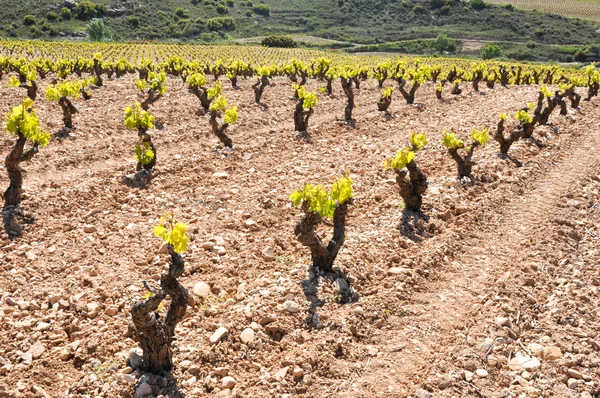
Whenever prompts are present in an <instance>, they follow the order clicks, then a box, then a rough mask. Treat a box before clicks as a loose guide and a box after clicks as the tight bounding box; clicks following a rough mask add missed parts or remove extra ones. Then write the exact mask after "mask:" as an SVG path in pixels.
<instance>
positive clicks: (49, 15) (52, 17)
mask: <svg viewBox="0 0 600 398" xmlns="http://www.w3.org/2000/svg"><path fill="white" fill-rule="evenodd" d="M46 19H47V20H48V21H56V20H57V19H58V14H57V13H55V12H54V11H48V13H47V14H46Z"/></svg>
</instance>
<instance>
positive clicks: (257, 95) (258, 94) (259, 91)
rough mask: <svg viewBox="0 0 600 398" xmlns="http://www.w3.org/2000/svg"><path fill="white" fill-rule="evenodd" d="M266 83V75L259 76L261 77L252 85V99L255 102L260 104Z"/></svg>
mask: <svg viewBox="0 0 600 398" xmlns="http://www.w3.org/2000/svg"><path fill="white" fill-rule="evenodd" d="M268 85H269V79H268V78H267V77H266V76H261V78H260V79H258V81H257V82H256V83H254V85H253V86H252V88H253V89H254V101H256V103H257V104H260V99H261V98H262V95H263V92H264V91H265V88H266V87H267V86H268Z"/></svg>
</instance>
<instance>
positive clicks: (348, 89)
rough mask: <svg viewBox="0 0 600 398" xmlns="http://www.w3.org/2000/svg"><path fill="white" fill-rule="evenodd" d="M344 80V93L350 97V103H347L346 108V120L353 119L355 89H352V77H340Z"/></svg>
mask: <svg viewBox="0 0 600 398" xmlns="http://www.w3.org/2000/svg"><path fill="white" fill-rule="evenodd" d="M340 80H341V82H342V89H343V90H344V94H346V97H348V103H347V104H346V109H345V110H344V118H345V120H346V121H350V120H352V111H353V110H354V90H353V89H352V79H347V78H345V77H343V76H342V77H340Z"/></svg>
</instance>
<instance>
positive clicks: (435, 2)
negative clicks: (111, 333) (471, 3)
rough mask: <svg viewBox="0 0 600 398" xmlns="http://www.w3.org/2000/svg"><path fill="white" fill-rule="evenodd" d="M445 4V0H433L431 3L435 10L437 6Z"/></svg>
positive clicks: (440, 6)
mask: <svg viewBox="0 0 600 398" xmlns="http://www.w3.org/2000/svg"><path fill="white" fill-rule="evenodd" d="M444 5H446V2H445V1H444V0H431V3H430V6H431V9H432V10H435V9H436V8H442V7H443V6H444Z"/></svg>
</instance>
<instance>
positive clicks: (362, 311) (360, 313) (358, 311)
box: [352, 305, 365, 315]
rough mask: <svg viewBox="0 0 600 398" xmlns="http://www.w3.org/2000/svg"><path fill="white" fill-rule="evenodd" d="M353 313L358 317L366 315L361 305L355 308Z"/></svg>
mask: <svg viewBox="0 0 600 398" xmlns="http://www.w3.org/2000/svg"><path fill="white" fill-rule="evenodd" d="M352 312H354V313H355V314H356V315H363V314H364V313H365V311H364V310H363V308H362V307H361V306H360V305H359V306H358V307H354V308H353V309H352Z"/></svg>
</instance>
